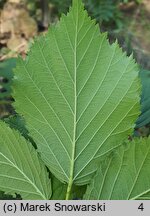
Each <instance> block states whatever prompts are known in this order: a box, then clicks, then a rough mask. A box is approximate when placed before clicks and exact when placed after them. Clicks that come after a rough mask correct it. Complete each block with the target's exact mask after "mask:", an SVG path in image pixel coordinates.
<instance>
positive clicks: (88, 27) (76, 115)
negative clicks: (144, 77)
mask: <svg viewBox="0 0 150 216" xmlns="http://www.w3.org/2000/svg"><path fill="white" fill-rule="evenodd" d="M137 77H138V69H137V66H136V64H135V62H134V60H133V59H132V57H129V58H128V57H126V54H125V53H123V52H122V50H121V49H120V48H119V46H118V44H117V42H115V43H114V44H113V45H110V44H109V42H108V40H107V36H106V34H101V33H100V32H99V26H98V25H96V24H95V21H94V20H91V19H90V17H88V15H87V12H86V11H85V10H84V7H83V4H82V3H81V0H76V1H75V0H74V1H73V7H72V8H71V9H70V11H69V13H68V14H67V16H65V15H63V16H62V17H61V20H60V22H59V23H58V24H57V25H56V26H51V27H50V29H49V32H48V34H47V35H46V36H45V37H40V38H39V39H36V41H35V42H34V44H33V46H32V47H31V50H30V52H29V54H28V57H27V59H26V60H25V61H23V60H22V59H21V58H20V59H19V60H18V63H17V68H16V70H15V79H14V84H13V88H14V98H15V104H14V106H15V108H16V110H17V112H18V113H19V114H21V115H23V116H24V119H25V122H26V126H27V129H28V131H29V135H30V136H31V137H32V138H33V140H34V141H35V143H36V144H37V147H38V151H39V152H40V153H41V157H42V159H43V161H44V162H45V164H46V165H47V166H48V168H49V169H50V171H51V172H52V173H53V174H54V175H55V176H56V177H57V178H58V179H59V180H60V181H62V182H67V183H69V184H70V185H72V184H73V183H74V184H78V185H83V184H87V183H88V182H89V181H90V179H91V177H92V176H93V174H94V173H95V171H96V170H97V167H98V164H99V161H100V158H101V156H102V155H105V154H107V153H109V152H110V151H112V150H113V149H115V148H116V147H117V146H118V145H120V143H121V141H122V140H124V139H125V138H126V137H127V135H129V134H130V133H132V129H133V127H134V121H135V119H136V118H137V115H138V113H139V94H138V88H139V82H138V78H137Z"/></svg>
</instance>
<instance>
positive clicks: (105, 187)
mask: <svg viewBox="0 0 150 216" xmlns="http://www.w3.org/2000/svg"><path fill="white" fill-rule="evenodd" d="M149 167H150V138H148V139H135V140H134V141H132V142H131V143H128V145H127V146H126V147H125V146H121V147H120V148H119V150H118V151H116V153H115V154H114V155H111V156H110V157H108V158H107V159H106V160H105V161H104V162H102V163H101V166H100V168H99V170H98V171H97V174H96V175H95V177H94V179H93V180H92V182H91V184H90V185H89V186H88V189H87V191H86V195H85V196H84V199H94V200H98V199H100V200H105V199H106V200H135V199H144V198H145V199H146V198H148V197H149V193H150V169H149Z"/></svg>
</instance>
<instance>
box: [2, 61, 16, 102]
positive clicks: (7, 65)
mask: <svg viewBox="0 0 150 216" xmlns="http://www.w3.org/2000/svg"><path fill="white" fill-rule="evenodd" d="M15 65H16V59H15V58H11V59H8V60H5V61H3V62H0V103H2V102H3V101H4V100H5V99H6V98H8V97H10V94H11V81H12V77H13V72H12V69H13V68H14V67H15Z"/></svg>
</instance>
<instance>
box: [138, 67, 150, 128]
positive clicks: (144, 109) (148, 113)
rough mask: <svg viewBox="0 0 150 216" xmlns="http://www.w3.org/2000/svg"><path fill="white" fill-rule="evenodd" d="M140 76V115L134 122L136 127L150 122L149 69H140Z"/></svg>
mask: <svg viewBox="0 0 150 216" xmlns="http://www.w3.org/2000/svg"><path fill="white" fill-rule="evenodd" d="M140 78H141V82H142V95H141V115H140V116H139V118H138V120H137V122H136V127H137V128H141V127H143V126H145V125H147V124H149V123H150V71H148V70H141V71H140Z"/></svg>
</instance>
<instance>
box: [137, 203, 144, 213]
mask: <svg viewBox="0 0 150 216" xmlns="http://www.w3.org/2000/svg"><path fill="white" fill-rule="evenodd" d="M138 209H139V210H141V211H143V210H144V206H143V203H141V204H140V205H139V207H138Z"/></svg>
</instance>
